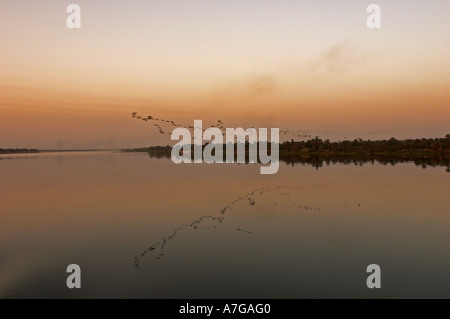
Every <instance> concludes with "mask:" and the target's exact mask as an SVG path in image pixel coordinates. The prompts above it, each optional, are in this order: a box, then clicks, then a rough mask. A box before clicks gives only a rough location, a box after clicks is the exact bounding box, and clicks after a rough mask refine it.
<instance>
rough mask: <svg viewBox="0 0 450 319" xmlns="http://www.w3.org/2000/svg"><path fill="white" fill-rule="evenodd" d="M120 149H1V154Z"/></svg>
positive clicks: (118, 150)
mask: <svg viewBox="0 0 450 319" xmlns="http://www.w3.org/2000/svg"><path fill="white" fill-rule="evenodd" d="M120 151H121V150H120V149H80V150H78V149H73V150H38V149H35V148H0V154H35V153H64V152H120Z"/></svg>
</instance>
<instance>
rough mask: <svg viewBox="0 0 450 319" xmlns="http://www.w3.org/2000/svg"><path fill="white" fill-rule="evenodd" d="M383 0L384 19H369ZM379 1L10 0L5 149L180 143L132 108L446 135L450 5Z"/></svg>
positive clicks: (3, 54)
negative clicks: (377, 22) (72, 24)
mask: <svg viewBox="0 0 450 319" xmlns="http://www.w3.org/2000/svg"><path fill="white" fill-rule="evenodd" d="M373 2H374V3H377V4H378V5H380V7H381V25H382V28H381V29H368V28H367V26H366V19H367V17H368V16H369V13H367V12H366V8H367V6H368V5H369V4H370V3H373ZM373 2H371V1H360V0H354V1H334V0H333V1H332V0H329V1H325V0H323V1H313V0H305V1H300V0H297V1H294V0H278V1H274V0H271V1H268V0H251V1H250V0H227V1H211V0H209V1H206V0H177V1H175V0H165V1H150V0H149V1H144V0H138V1H134V0H132V1H113V0H107V1H106V0H95V1H92V0H91V1H82V0H72V1H53V0H52V1H31V0H30V1H24V0H14V1H12V0H11V1H7V0H0V45H1V46H0V48H1V49H0V147H3V148H5V147H36V148H41V149H68V148H121V147H138V146H149V145H156V144H170V143H171V142H170V135H169V134H167V133H166V134H165V135H160V134H159V133H158V131H157V129H156V128H155V127H153V126H152V124H150V123H149V122H143V121H136V120H134V119H132V118H131V112H139V113H141V114H145V115H153V116H155V117H160V118H167V119H170V120H175V121H177V122H181V123H183V124H185V125H186V126H187V125H193V121H194V120H195V119H202V120H203V122H204V123H207V124H214V123H215V122H216V121H217V120H218V119H221V120H222V121H223V122H224V123H225V125H226V126H227V127H239V126H241V127H250V126H254V127H279V128H280V129H285V128H291V129H301V130H327V131H329V130H334V131H336V132H341V133H343V134H346V133H349V134H350V133H358V132H360V133H364V132H367V131H372V130H384V131H389V132H390V133H388V134H386V133H385V134H380V135H378V136H377V135H374V136H369V137H370V138H372V139H374V138H389V137H391V136H394V137H396V138H416V137H443V136H444V135H445V134H446V133H450V58H449V57H450V1H448V0H440V1H439V0H431V1H424V0H422V1H415V0H409V1H400V0H397V1H373ZM71 3H77V4H78V5H80V7H81V29H69V28H67V26H66V18H67V17H68V15H69V14H68V13H66V7H67V6H68V5H69V4H71ZM168 133H170V131H168Z"/></svg>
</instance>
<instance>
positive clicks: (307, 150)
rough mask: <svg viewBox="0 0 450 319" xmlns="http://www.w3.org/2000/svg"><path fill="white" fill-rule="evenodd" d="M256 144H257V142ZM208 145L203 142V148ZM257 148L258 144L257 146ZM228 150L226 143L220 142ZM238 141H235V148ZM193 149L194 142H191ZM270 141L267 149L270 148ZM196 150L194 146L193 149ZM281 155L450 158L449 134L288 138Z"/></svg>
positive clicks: (155, 149)
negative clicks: (341, 139) (399, 137)
mask: <svg viewBox="0 0 450 319" xmlns="http://www.w3.org/2000/svg"><path fill="white" fill-rule="evenodd" d="M256 144H257V143H256ZM206 145H207V144H204V145H202V146H203V148H204V147H205V146H206ZM256 146H257V148H258V145H256ZM216 147H218V148H219V149H220V148H221V149H222V151H223V153H224V154H225V153H226V145H225V144H221V145H220V144H217V145H216ZM236 147H237V144H234V148H235V150H236ZM191 148H192V145H191ZM249 148H250V144H249V143H248V142H246V143H245V151H246V153H248V152H249ZM270 148H271V147H270V143H269V144H268V149H269V150H270ZM120 151H121V152H146V153H152V154H161V155H162V154H170V153H171V151H172V147H171V146H170V145H165V146H149V147H141V148H130V149H122V150H120ZM191 151H193V149H191ZM279 155H280V157H290V156H296V157H310V156H323V157H332V156H347V157H352V156H355V157H359V156H395V157H444V158H450V134H447V135H446V137H444V138H428V139H427V138H421V139H406V140H397V139H395V138H391V139H389V140H373V141H371V140H362V139H355V140H353V141H348V140H345V141H339V142H330V141H329V140H322V139H320V138H318V137H316V138H315V139H311V140H308V141H294V140H291V141H290V142H288V141H286V142H283V143H280V144H279Z"/></svg>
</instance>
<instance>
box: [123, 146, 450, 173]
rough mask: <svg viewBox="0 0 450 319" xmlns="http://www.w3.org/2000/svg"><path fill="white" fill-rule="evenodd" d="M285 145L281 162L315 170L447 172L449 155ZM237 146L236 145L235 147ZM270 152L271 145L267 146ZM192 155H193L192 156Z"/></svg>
mask: <svg viewBox="0 0 450 319" xmlns="http://www.w3.org/2000/svg"><path fill="white" fill-rule="evenodd" d="M286 144H287V143H282V144H280V148H281V147H282V149H281V150H280V154H279V159H280V161H282V162H285V163H287V164H290V165H294V164H302V165H312V166H314V167H315V168H316V169H319V168H320V167H322V166H323V165H324V164H326V165H330V164H337V163H340V164H344V165H360V166H362V165H363V164H368V163H371V164H374V163H375V162H377V163H380V164H383V165H387V164H390V165H396V164H398V163H407V162H412V163H415V164H416V165H417V166H421V167H422V168H426V167H427V166H431V167H437V166H445V167H447V172H450V155H448V153H445V152H444V151H441V152H440V153H433V152H431V151H430V152H428V153H427V152H425V153H422V154H414V153H410V152H402V151H400V152H391V153H387V152H385V153H382V152H380V153H375V152H372V153H371V152H366V153H364V152H362V151H359V152H355V153H344V152H326V151H322V152H312V151H308V150H301V151H295V150H290V149H289V148H288V146H286ZM236 147H237V146H236V145H235V148H236ZM171 150H172V147H171V146H169V145H167V146H152V147H146V148H139V149H129V150H124V151H126V152H147V153H148V155H149V157H151V158H158V159H159V158H170V157H171ZM269 150H270V144H269ZM191 155H192V156H193V153H191ZM225 155H226V152H224V155H223V161H224V162H225ZM234 155H235V157H236V156H237V152H235V153H234ZM245 160H246V163H248V162H249V154H248V152H247V153H246V155H245Z"/></svg>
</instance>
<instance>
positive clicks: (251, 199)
mask: <svg viewBox="0 0 450 319" xmlns="http://www.w3.org/2000/svg"><path fill="white" fill-rule="evenodd" d="M344 183H358V184H366V185H376V186H383V187H386V186H389V185H390V184H388V183H378V182H373V181H368V180H356V181H345V180H344V181H334V182H318V183H310V184H309V185H302V186H280V185H276V186H272V187H260V188H255V189H253V190H252V191H250V192H248V193H246V194H244V195H242V196H240V197H238V198H236V199H234V200H233V201H231V203H230V204H229V205H226V206H224V207H222V208H221V209H220V210H219V211H218V213H217V214H216V215H212V214H208V215H203V216H200V217H199V218H197V219H195V220H193V221H192V222H190V223H185V224H182V225H181V226H179V227H177V228H175V229H174V230H173V231H172V232H171V233H170V235H168V236H164V237H162V238H161V239H160V240H159V241H157V242H155V243H153V244H152V245H150V246H149V247H147V249H146V250H144V251H143V252H142V253H140V254H139V255H138V256H135V257H134V265H135V267H136V268H140V266H141V259H142V258H144V257H145V256H146V255H147V254H154V257H155V259H156V260H160V259H162V258H163V257H164V255H165V249H166V246H167V244H168V243H169V242H170V241H171V240H173V239H174V238H175V237H176V235H177V234H178V233H179V232H181V231H186V230H187V231H190V230H197V229H211V230H212V229H216V228H217V227H218V226H219V225H220V224H222V222H223V221H224V219H225V217H226V216H227V214H228V213H230V212H231V211H233V210H234V209H235V208H236V205H237V204H239V203H241V204H242V203H246V204H248V205H250V206H252V207H253V206H255V204H256V200H257V199H260V197H261V196H264V195H265V194H267V193H269V192H275V191H281V190H283V192H280V194H279V195H280V196H281V198H279V199H278V200H279V201H280V203H281V204H286V202H287V201H288V199H291V191H296V190H302V189H306V188H316V187H328V186H336V185H338V184H344ZM293 197H294V196H293ZM291 203H292V206H293V207H294V208H295V209H296V210H297V211H299V212H313V211H314V212H318V211H320V210H321V208H320V207H315V206H312V205H310V204H308V203H304V202H302V201H298V198H297V200H295V198H293V199H292V200H291V202H289V203H288V204H291ZM277 205H278V202H277V201H274V202H273V206H277ZM358 206H360V204H358ZM345 207H347V204H345ZM241 212H242V213H243V212H244V211H243V210H241ZM236 231H238V232H241V233H245V234H248V235H250V234H252V231H250V230H246V229H243V228H241V227H238V228H236Z"/></svg>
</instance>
